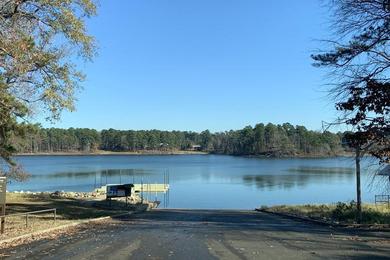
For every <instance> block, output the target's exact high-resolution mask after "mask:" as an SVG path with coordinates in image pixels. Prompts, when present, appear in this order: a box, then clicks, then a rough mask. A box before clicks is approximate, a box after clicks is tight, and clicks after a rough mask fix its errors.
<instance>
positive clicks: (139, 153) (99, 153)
mask: <svg viewBox="0 0 390 260" xmlns="http://www.w3.org/2000/svg"><path fill="white" fill-rule="evenodd" d="M94 155H95V156H104V155H107V156H111V155H114V156H124V155H133V156H143V155H225V156H234V157H245V158H254V159H295V158H298V159H323V158H335V157H353V156H354V155H353V154H352V153H340V154H324V155H319V154H313V155H305V154H296V155H281V156H268V155H234V154H220V153H212V152H211V153H210V152H203V151H183V150H174V151H158V150H140V151H135V152H131V151H127V152H114V151H103V150H98V151H94V152H80V151H73V152H37V153H17V154H15V155H14V156H94Z"/></svg>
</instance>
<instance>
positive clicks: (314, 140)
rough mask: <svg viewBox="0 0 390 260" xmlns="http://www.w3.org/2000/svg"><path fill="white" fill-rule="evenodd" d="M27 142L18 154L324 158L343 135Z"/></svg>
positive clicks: (284, 130)
mask: <svg viewBox="0 0 390 260" xmlns="http://www.w3.org/2000/svg"><path fill="white" fill-rule="evenodd" d="M30 128H31V129H35V130H34V131H32V130H30V131H29V132H28V134H27V135H26V137H25V138H17V137H14V138H13V143H15V144H17V148H18V151H20V152H31V153H33V152H67V151H87V152H89V151H93V150H96V149H102V150H106V151H118V152H120V151H139V150H188V149H192V147H193V146H194V145H200V147H201V150H203V151H207V152H212V153H218V154H230V155H264V156H275V157H277V156H296V155H309V156H316V155H319V156H324V155H325V156H326V155H335V154H338V153H340V152H341V151H343V148H342V146H341V137H342V135H339V134H333V133H330V132H324V133H320V132H315V131H309V130H307V129H306V128H305V127H302V126H296V127H294V126H292V125H291V124H283V125H273V124H267V125H266V126H264V125H263V124H258V125H256V126H255V127H254V128H252V127H251V126H247V127H245V128H244V129H242V130H237V131H227V132H220V133H210V131H209V130H206V131H203V132H201V133H195V132H187V131H159V130H148V131H146V130H140V131H134V130H127V131H123V130H115V129H108V130H102V131H101V132H97V131H96V130H92V129H74V128H69V129H67V130H65V129H58V128H50V129H41V128H39V126H37V125H35V126H31V127H30Z"/></svg>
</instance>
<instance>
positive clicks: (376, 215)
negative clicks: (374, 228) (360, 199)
mask: <svg viewBox="0 0 390 260" xmlns="http://www.w3.org/2000/svg"><path fill="white" fill-rule="evenodd" d="M262 209H266V210H267V211H271V212H278V213H287V214H292V215H297V216H303V217H310V218H313V219H319V220H330V221H335V222H340V223H345V224H354V223H355V222H356V204H355V203H354V202H351V203H341V202H339V203H336V204H319V205H316V204H309V205H281V206H272V207H262ZM362 211H363V214H362V215H363V222H362V223H363V224H390V207H388V205H386V204H378V205H375V204H363V207H362Z"/></svg>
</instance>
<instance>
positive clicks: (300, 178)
mask: <svg viewBox="0 0 390 260" xmlns="http://www.w3.org/2000/svg"><path fill="white" fill-rule="evenodd" d="M287 171H288V172H293V173H297V174H274V175H244V176H243V177H242V179H243V181H244V183H245V184H246V185H251V186H252V185H255V186H256V188H257V189H259V190H278V189H283V190H289V189H293V188H297V187H298V188H303V187H305V186H306V185H308V184H314V183H318V184H321V183H332V182H340V181H343V180H352V179H353V178H354V175H353V168H347V167H305V166H299V167H296V168H289V169H288V170H287Z"/></svg>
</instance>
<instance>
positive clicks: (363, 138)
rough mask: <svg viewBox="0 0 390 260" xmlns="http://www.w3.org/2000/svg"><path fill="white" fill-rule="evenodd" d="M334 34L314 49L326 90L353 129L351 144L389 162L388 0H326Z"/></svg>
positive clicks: (389, 34)
mask: <svg viewBox="0 0 390 260" xmlns="http://www.w3.org/2000/svg"><path fill="white" fill-rule="evenodd" d="M327 2H329V7H330V10H331V11H332V12H333V15H332V17H333V19H334V21H333V22H334V24H333V25H334V26H333V28H332V29H333V30H334V34H333V35H334V37H333V39H331V40H329V41H327V42H328V43H330V46H329V49H328V50H326V51H324V52H321V53H319V54H316V55H312V58H313V59H314V62H315V64H314V65H315V66H317V67H324V68H327V69H329V70H330V71H331V75H333V76H334V77H333V80H332V82H331V83H332V85H335V87H334V88H332V89H331V90H330V92H331V93H332V95H334V99H335V102H336V108H337V109H338V110H339V111H341V115H342V119H340V120H339V121H340V122H341V123H345V124H347V125H350V126H352V127H353V129H354V130H355V133H351V134H350V135H349V137H348V138H347V140H348V143H349V144H350V145H351V147H354V148H355V149H358V150H362V151H363V152H364V153H365V152H369V153H370V154H371V155H373V156H375V157H377V158H378V159H379V160H380V162H382V163H390V78H389V69H390V52H389V43H390V20H389V14H390V9H389V8H388V1H387V0H386V1H377V0H365V1H356V0H338V1H335V0H329V1H327Z"/></svg>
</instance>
